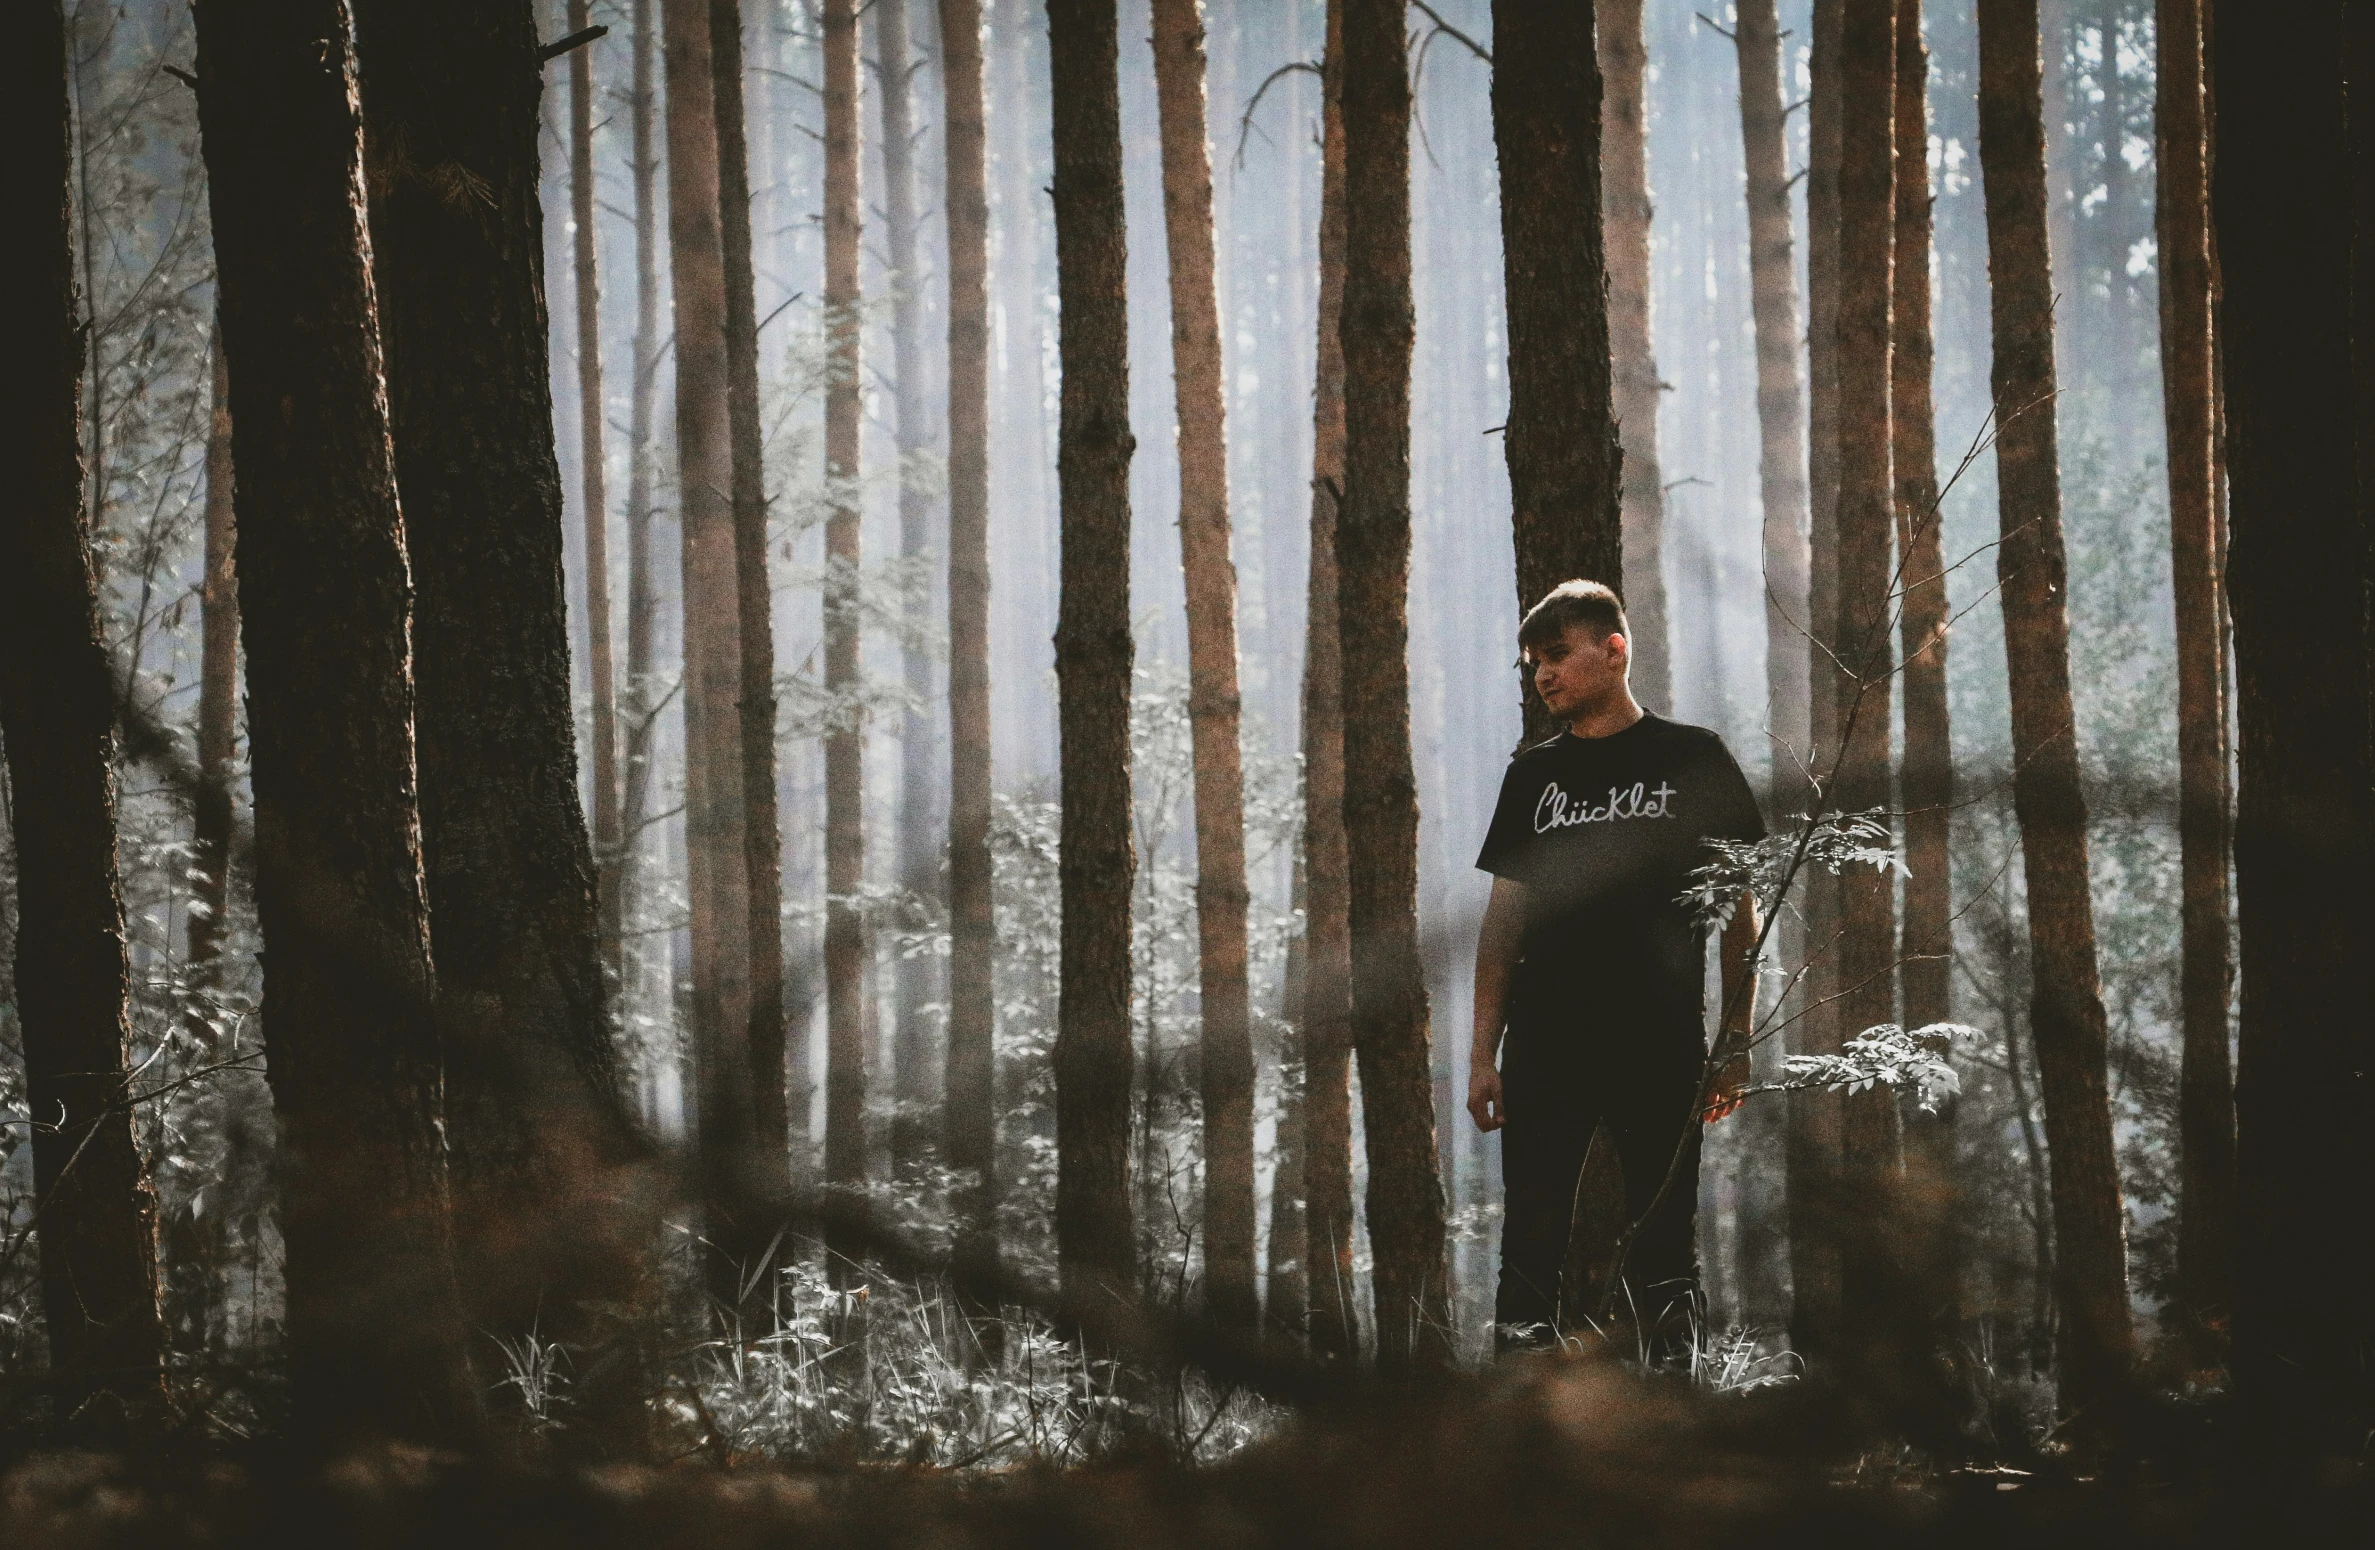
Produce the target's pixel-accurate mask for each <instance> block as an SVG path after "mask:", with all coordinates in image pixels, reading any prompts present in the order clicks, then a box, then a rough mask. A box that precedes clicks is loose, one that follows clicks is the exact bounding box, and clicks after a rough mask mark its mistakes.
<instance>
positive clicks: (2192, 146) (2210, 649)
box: [2154, 0, 2236, 1360]
mask: <svg viewBox="0 0 2375 1550" xmlns="http://www.w3.org/2000/svg"><path fill="white" fill-rule="evenodd" d="M2202 6H2203V0H2160V3H2158V4H2157V5H2156V6H2155V8H2154V35H2155V37H2156V38H2157V39H2158V43H2157V55H2156V58H2157V74H2158V79H2159V88H2158V93H2159V94H2158V101H2157V107H2156V114H2155V117H2156V119H2157V129H2158V134H2157V136H2156V140H2157V150H2156V154H2155V156H2154V167H2155V169H2156V172H2155V178H2156V195H2155V209H2156V212H2157V214H2156V225H2157V228H2158V236H2159V245H2160V278H2161V286H2160V290H2161V405H2162V416H2163V419H2164V421H2165V423H2166V426H2167V432H2168V448H2169V558H2170V590H2171V593H2172V594H2173V596H2174V598H2175V601H2176V612H2177V784H2178V791H2177V825H2178V844H2179V847H2180V852H2181V860H2180V862H2179V867H2180V872H2181V877H2182V882H2181V885H2180V887H2181V893H2180V897H2181V898H2182V900H2183V903H2182V905H2181V911H2182V922H2183V924H2182V933H2183V936H2182V941H2183V948H2182V967H2181V969H2180V971H2179V1006H2180V1022H2181V1025H2182V1029H2183V1047H2184V1063H2183V1067H2182V1073H2181V1076H2180V1078H2179V1088H2178V1148H2177V1150H2178V1159H2179V1164H2178V1165H2179V1170H2180V1171H2179V1200H2178V1205H2179V1209H2178V1214H2177V1276H2178V1284H2179V1288H2180V1292H2179V1295H2180V1297H2181V1298H2182V1300H2183V1303H2184V1307H2183V1310H2182V1312H2183V1316H2184V1318H2185V1319H2186V1320H2187V1321H2188V1324H2189V1326H2190V1328H2191V1330H2192V1331H2194V1332H2196V1333H2197V1334H2199V1333H2202V1332H2206V1331H2207V1330H2208V1329H2209V1328H2210V1327H2211V1326H2212V1325H2213V1324H2214V1323H2218V1322H2223V1321H2224V1319H2225V1317H2226V1314H2227V1310H2228V1308H2229V1305H2230V1304H2231V1303H2232V1301H2233V1299H2234V1293H2235V1282H2234V1257H2235V1232H2236V1223H2235V1084H2234V1073H2233V1070H2232V1067H2231V1065H2230V1062H2229V1057H2228V1053H2227V1038H2228V1031H2229V1021H2228V1016H2227V995H2228V992H2229V990H2230V989H2231V988H2232V981H2231V968H2230V965H2229V962H2228V954H2229V943H2228V936H2227V930H2228V920H2227V843H2228V833H2227V752H2228V750H2227V697H2226V652H2225V646H2224V642H2223V640H2222V638H2221V635H2222V632H2221V629H2220V619H2219V607H2220V602H2219V588H2220V586H2221V585H2222V578H2221V577H2220V575H2219V571H2218V545H2219V524H2220V513H2219V505H2218V487H2217V483H2216V480H2215V477H2214V474H2213V468H2214V466H2215V465H2214V460H2213V450H2214V445H2213V436H2214V429H2213V413H2214V410H2213V404H2214V394H2215V391H2216V390H2215V388H2214V386H2213V378H2212V376H2211V365H2212V363H2211V333H2212V323H2211V285H2210V212H2209V209H2208V198H2209V153H2210V142H2209V132H2208V124H2207V121H2206V119H2205V117H2204V113H2203V108H2204V102H2203V90H2202V89H2203V79H2202V73H2203V63H2204V61H2203V42H2204V38H2203V12H2202ZM2195 1349H2196V1353H2197V1357H2198V1358H2209V1359H2212V1360H2215V1358H2216V1354H2217V1353H2216V1352H2215V1350H2214V1349H2213V1348H2212V1347H2211V1346H2210V1345H2208V1344H2205V1343H2197V1345H2196V1348H2195Z"/></svg>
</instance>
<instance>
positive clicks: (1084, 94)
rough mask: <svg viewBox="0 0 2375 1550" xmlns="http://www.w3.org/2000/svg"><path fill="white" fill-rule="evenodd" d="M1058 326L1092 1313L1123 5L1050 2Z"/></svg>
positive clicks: (1117, 674) (1120, 657) (1117, 527)
mask: <svg viewBox="0 0 2375 1550" xmlns="http://www.w3.org/2000/svg"><path fill="white" fill-rule="evenodd" d="M1047 37H1048V51H1049V65H1050V78H1051V85H1052V88H1053V99H1054V140H1055V188H1054V193H1055V214H1056V285H1057V302H1058V307H1059V311H1060V316H1061V319H1062V327H1061V332H1060V336H1059V341H1058V349H1059V356H1060V359H1061V362H1062V367H1063V398H1062V407H1061V414H1062V427H1061V431H1060V439H1059V446H1058V457H1057V464H1056V473H1057V480H1058V482H1059V484H1060V485H1061V487H1062V495H1063V518H1062V520H1063V530H1064V537H1063V543H1064V552H1063V592H1062V596H1061V598H1060V599H1059V601H1058V605H1057V610H1058V611H1057V616H1056V678H1057V682H1058V684H1059V686H1060V695H1061V704H1060V705H1059V707H1058V715H1059V719H1060V723H1061V727H1062V733H1063V747H1062V754H1061V759H1062V768H1061V773H1060V777H1059V790H1060V795H1061V798H1062V802H1063V832H1062V838H1061V844H1062V849H1063V857H1062V861H1061V864H1060V886H1061V888H1062V893H1063V900H1062V907H1063V926H1062V949H1061V950H1062V954H1063V990H1062V999H1061V1003H1060V1005H1059V1007H1058V1009H1057V1025H1056V1049H1055V1076H1056V1170H1057V1171H1056V1252H1057V1255H1058V1257H1059V1260H1060V1262H1061V1268H1062V1274H1063V1284H1064V1295H1065V1297H1066V1298H1067V1299H1068V1300H1070V1301H1071V1302H1072V1303H1073V1304H1074V1305H1075V1306H1076V1307H1081V1308H1083V1309H1085V1308H1086V1307H1088V1306H1090V1305H1091V1304H1092V1303H1093V1302H1094V1301H1095V1300H1097V1299H1099V1298H1102V1297H1107V1296H1111V1295H1114V1294H1115V1293H1117V1292H1118V1293H1125V1294H1126V1293H1127V1292H1128V1290H1129V1289H1130V1286H1131V1283H1132V1280H1133V1274H1132V1271H1133V1261H1134V1258H1135V1254H1136V1246H1135V1243H1134V1241H1133V1238H1132V1232H1131V1225H1130V1092H1131V1088H1132V1086H1133V1084H1134V1080H1135V1078H1134V1074H1133V1070H1132V1067H1133V1065H1134V1063H1135V1062H1134V1059H1133V1053H1134V1052H1133V1050H1132V1048H1131V1029H1130V897H1131V891H1132V887H1133V884H1134V881H1135V878H1136V874H1137V856H1136V854H1135V852H1134V850H1133V849H1132V846H1131V841H1130V670H1131V658H1132V648H1131V641H1130V457H1131V454H1132V453H1133V452H1134V451H1135V450H1136V449H1137V440H1136V438H1135V437H1133V436H1132V435H1131V434H1130V421H1129V402H1130V392H1129V387H1130V353H1129V348H1130V333H1129V289H1128V253H1129V249H1128V243H1127V237H1126V235H1125V232H1124V228H1123V224H1122V142H1121V95H1120V93H1121V88H1120V80H1119V75H1118V71H1119V68H1120V59H1119V54H1118V49H1119V41H1118V21H1117V18H1116V16H1115V6H1114V0H1048V6H1047Z"/></svg>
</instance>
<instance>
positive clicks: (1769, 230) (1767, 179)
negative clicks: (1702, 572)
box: [1732, 0, 1810, 1327]
mask: <svg viewBox="0 0 2375 1550" xmlns="http://www.w3.org/2000/svg"><path fill="white" fill-rule="evenodd" d="M1735 15H1736V19H1737V26H1736V30H1735V31H1734V33H1733V35H1732V42H1733V47H1734V51H1735V52H1736V53H1737V54H1738V55H1739V61H1740V142H1741V148H1742V152H1743V160H1744V162H1745V163H1746V170H1747V178H1746V183H1747V191H1748V272H1749V313H1750V318H1751V322H1752V326H1753V327H1754V329H1755V331H1756V361H1757V430H1758V437H1759V441H1758V478H1759V485H1758V490H1759V494H1760V496H1761V497H1762V505H1763V528H1762V534H1761V537H1762V544H1763V550H1764V580H1765V704H1766V711H1765V722H1766V738H1767V741H1768V743H1769V744H1770V748H1771V756H1772V771H1773V776H1772V785H1771V789H1770V792H1769V793H1768V795H1767V797H1766V807H1767V812H1768V813H1769V815H1770V819H1771V822H1772V825H1773V827H1774V828H1776V829H1779V828H1780V827H1781V826H1783V825H1785V824H1788V823H1791V822H1793V821H1795V816H1796V815H1798V814H1801V813H1803V812H1805V811H1806V809H1807V807H1808V806H1809V805H1810V801H1809V791H1808V786H1807V779H1806V772H1807V763H1806V761H1807V760H1808V758H1809V757H1810V752H1809V750H1808V748H1807V719H1806V718H1807V708H1806V694H1807V674H1806V635H1805V628H1806V585H1807V577H1806V567H1807V555H1806V396H1805V388H1804V386H1803V384H1802V383H1801V381H1800V379H1799V375H1798V345H1799V334H1798V277H1797V263H1796V259H1795V258H1794V257H1793V255H1792V249H1793V246H1794V243H1793V239H1792V236H1791V231H1790V192H1789V184H1790V179H1789V170H1788V160H1789V158H1788V154H1787V141H1786V124H1785V118H1784V107H1783V103H1782V99H1781V25H1780V20H1779V18H1778V16H1777V15H1776V12H1775V7H1774V0H1741V3H1740V4H1739V6H1738V7H1737V8H1736V12H1735ZM1774 941H1775V944H1776V946H1777V948H1778V950H1779V951H1778V956H1779V958H1780V960H1781V963H1782V964H1783V966H1784V968H1785V971H1786V970H1787V969H1788V968H1789V967H1791V966H1794V965H1797V964H1800V963H1803V962H1804V961H1805V956H1806V933H1805V930H1804V928H1803V924H1802V922H1801V920H1800V919H1799V916H1798V914H1797V912H1796V911H1794V910H1793V911H1790V912H1788V913H1786V914H1785V915H1784V916H1783V918H1782V920H1781V921H1780V922H1778V923H1777V925H1776V928H1775V931H1774ZM1784 983H1785V984H1786V981H1785V982H1784ZM1803 1005H1804V997H1803V995H1802V994H1800V995H1791V996H1789V997H1788V1000H1787V1001H1786V1003H1785V1006H1786V1007H1787V1009H1788V1010H1787V1011H1786V1012H1785V1013H1784V1015H1790V1014H1791V1013H1794V1012H1796V1011H1797V1010H1800V1009H1802V1007H1803ZM1779 1055H1780V1049H1779V1048H1778V1046H1776V1045H1774V1044H1771V1043H1768V1044H1766V1045H1764V1046H1761V1047H1760V1048H1759V1050H1758V1052H1757V1058H1756V1068H1757V1073H1756V1074H1757V1079H1758V1080H1759V1081H1772V1080H1774V1079H1775V1078H1776V1077H1777V1076H1778V1075H1779V1073H1780V1069H1781V1067H1780V1061H1779V1058H1778V1057H1779ZM1741 1122H1742V1123H1745V1124H1747V1125H1748V1126H1750V1127H1751V1128H1750V1131H1749V1134H1748V1137H1747V1138H1746V1140H1745V1143H1744V1149H1745V1151H1746V1152H1747V1154H1748V1155H1750V1156H1756V1157H1780V1158H1781V1159H1782V1161H1783V1165H1782V1166H1781V1167H1780V1168H1765V1169H1756V1170H1752V1171H1751V1172H1750V1173H1749V1174H1748V1176H1747V1178H1746V1179H1745V1180H1744V1181H1743V1194H1744V1198H1743V1199H1742V1201H1741V1206H1740V1232H1741V1245H1740V1259H1741V1264H1742V1267H1743V1275H1744V1285H1743V1292H1742V1299H1741V1301H1742V1308H1741V1314H1742V1317H1743V1318H1744V1319H1745V1320H1746V1321H1747V1322H1749V1323H1750V1324H1754V1325H1761V1326H1765V1327H1773V1326H1777V1325H1781V1324H1784V1323H1786V1322H1787V1320H1788V1308H1789V1304H1788V1293H1787V1291H1786V1284H1787V1283H1786V1274H1785V1273H1786V1271H1787V1268H1788V1265H1787V1261H1788V1258H1789V1253H1790V1243H1789V1227H1788V1222H1789V1213H1790V1210H1791V1204H1790V1199H1791V1197H1790V1192H1789V1184H1788V1174H1789V1168H1790V1166H1792V1157H1791V1151H1790V1136H1789V1127H1788V1118H1787V1112H1786V1111H1784V1112H1779V1113H1777V1112H1775V1111H1774V1110H1771V1109H1765V1108H1763V1107H1762V1106H1761V1105H1757V1106H1751V1107H1750V1108H1749V1109H1748V1111H1747V1112H1746V1113H1745V1114H1744V1115H1743V1117H1742V1120H1741Z"/></svg>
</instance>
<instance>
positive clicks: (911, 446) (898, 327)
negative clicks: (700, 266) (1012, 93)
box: [874, 0, 940, 1178]
mask: <svg viewBox="0 0 2375 1550" xmlns="http://www.w3.org/2000/svg"><path fill="white" fill-rule="evenodd" d="M874 36H875V73H876V79H877V81H878V82H879V83H880V85H881V88H882V90H881V93H880V95H881V99H882V102H881V109H880V111H881V114H882V178H883V190H882V216H883V221H882V224H883V240H884V242H885V243H886V244H887V246H888V248H889V256H890V261H891V349H892V364H891V375H892V382H891V387H892V390H893V392H894V393H895V395H896V397H897V400H898V408H899V437H898V447H899V557H900V558H901V559H902V560H904V561H905V562H906V563H907V564H909V565H910V566H912V567H914V569H913V572H912V574H911V575H910V577H909V580H908V589H907V618H908V625H909V632H910V633H909V636H908V639H907V640H906V641H905V642H904V643H903V644H902V645H901V647H900V653H899V661H900V674H901V678H902V680H903V681H904V682H905V684H906V686H907V695H908V709H907V712H906V714H905V715H904V716H903V717H902V718H901V719H900V726H899V886H900V888H901V889H902V890H903V891H904V892H905V893H906V894H907V896H908V897H909V898H910V899H913V900H916V901H918V902H919V903H920V902H921V901H924V900H928V899H931V898H932V897H933V896H934V895H935V894H937V893H938V892H939V891H940V854H939V847H938V846H936V845H935V844H933V838H934V834H933V829H934V821H933V812H932V808H933V789H932V788H933V780H932V772H933V765H934V764H935V763H936V762H937V761H936V760H935V758H934V755H935V753H936V752H937V750H936V749H935V748H934V747H933V746H932V715H931V704H932V657H931V653H930V651H929V649H928V648H927V646H926V645H925V642H926V641H927V640H928V638H929V636H930V632H931V623H930V619H931V611H932V584H931V582H930V580H929V579H928V578H927V577H926V576H925V574H924V571H923V565H924V561H925V557H926V556H927V555H929V554H930V552H931V548H932V497H931V493H930V490H929V488H928V485H927V484H926V482H925V480H924V479H923V477H922V472H921V468H920V464H921V463H922V461H923V459H924V458H926V457H928V456H929V455H930V453H931V450H932V445H933V438H932V410H931V401H932V395H931V383H930V372H929V368H928V367H927V366H926V365H925V361H924V268H923V260H922V259H921V258H920V257H919V256H918V254H917V249H916V225H917V221H916V213H915V164H914V162H915V129H914V126H913V109H912V103H911V99H910V97H909V89H908V77H909V75H910V73H911V69H910V66H909V63H908V49H909V44H910V41H911V40H910V38H909V35H908V31H907V0H874ZM934 968H935V964H934V961H933V960H932V959H931V958H929V957H926V956H924V955H923V954H920V953H919V954H917V955H915V956H914V957H902V958H901V959H900V960H899V964H898V970H897V973H898V977H899V978H898V986H897V989H898V1004H897V1008H896V1019H897V1020H896V1022H895V1023H894V1024H893V1027H892V1038H893V1041H894V1042H893V1043H892V1046H891V1051H892V1053H891V1073H890V1075H891V1092H892V1098H893V1102H894V1107H893V1108H892V1110H891V1170H892V1173H893V1174H894V1175H895V1176H897V1177H902V1178H904V1177H909V1176H912V1175H913V1174H914V1172H915V1170H916V1169H917V1168H919V1167H921V1166H922V1164H923V1162H924V1157H925V1151H926V1149H927V1148H928V1147H929V1146H930V1144H931V1128H932V1127H931V1117H932V1088H931V1038H930V1035H929V1032H928V1030H927V1028H926V1026H925V1013H924V1008H925V1006H926V1005H927V1004H929V1003H930V1002H931V1001H932V1000H933V999H934V995H933V992H934V989H935V986H934V984H933V980H934V978H935V975H934Z"/></svg>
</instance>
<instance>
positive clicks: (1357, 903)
mask: <svg viewBox="0 0 2375 1550" xmlns="http://www.w3.org/2000/svg"><path fill="white" fill-rule="evenodd" d="M1504 47H1506V44H1504ZM1342 91H1343V94H1344V109H1343V111H1344V196H1345V198H1344V213H1345V224H1344V252H1345V266H1344V312H1343V316H1342V319H1341V321H1340V326H1339V334H1340V336H1341V338H1342V341H1343V347H1344V439H1345V448H1344V468H1345V480H1344V504H1343V508H1342V509H1341V510H1340V511H1339V512H1338V514H1337V549H1336V558H1337V564H1338V566H1339V572H1338V580H1337V591H1338V599H1339V602H1338V608H1339V612H1338V615H1337V629H1338V632H1339V638H1340V639H1341V641H1342V643H1343V645H1342V650H1343V659H1342V663H1343V666H1342V671H1343V685H1344V687H1343V696H1344V698H1343V706H1344V830H1345V841H1346V852H1347V855H1348V857H1349V862H1350V865H1349V867H1348V868H1347V881H1348V891H1347V899H1348V903H1349V908H1348V910H1347V917H1348V921H1349V924H1350V928H1351V934H1352V1031H1353V1048H1354V1050H1355V1051H1356V1052H1357V1053H1358V1055H1359V1058H1360V1066H1361V1100H1362V1105H1361V1112H1362V1121H1363V1128H1364V1131H1365V1133H1366V1139H1367V1141H1368V1147H1369V1200H1368V1216H1369V1241H1370V1244H1371V1245H1372V1246H1373V1248H1374V1250H1375V1253H1376V1282H1375V1285H1376V1319H1377V1360H1378V1364H1379V1366H1380V1367H1381V1368H1382V1369H1384V1370H1385V1371H1387V1372H1389V1373H1394V1372H1407V1371H1409V1370H1411V1369H1412V1368H1414V1367H1417V1368H1435V1367H1442V1366H1447V1365H1448V1364H1449V1362H1450V1360H1451V1310H1450V1306H1449V1295H1450V1294H1449V1287H1448V1284H1447V1279H1448V1275H1447V1269H1446V1265H1445V1262H1444V1242H1443V1232H1444V1212H1443V1185H1442V1181H1441V1180H1440V1179H1439V1178H1438V1177H1437V1175H1436V1169H1435V1114H1434V1105H1433V1087H1432V1072H1431V1069H1430V1064H1431V1063H1430V1059H1429V1055H1428V1045H1427V987H1426V982H1425V979H1424V977H1423V975H1422V972H1421V968H1420V961H1419V941H1418V790H1417V783H1416V781H1415V779H1414V778H1413V775H1412V772H1411V763H1410V663H1409V638H1410V632H1409V616H1408V595H1409V583H1410V352H1411V339H1412V315H1411V299H1410V80H1409V75H1408V73H1407V61H1406V58H1405V48H1404V42H1403V32H1402V5H1401V3H1400V0H1345V5H1344V82H1343V86H1342Z"/></svg>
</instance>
